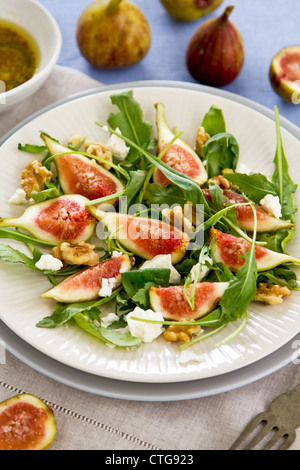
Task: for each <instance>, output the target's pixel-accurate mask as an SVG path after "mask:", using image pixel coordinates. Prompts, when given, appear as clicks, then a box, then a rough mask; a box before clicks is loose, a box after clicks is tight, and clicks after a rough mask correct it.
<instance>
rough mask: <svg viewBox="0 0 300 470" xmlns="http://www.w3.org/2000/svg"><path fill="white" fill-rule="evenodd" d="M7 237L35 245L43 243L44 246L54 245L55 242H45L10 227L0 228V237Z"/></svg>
mask: <svg viewBox="0 0 300 470" xmlns="http://www.w3.org/2000/svg"><path fill="white" fill-rule="evenodd" d="M1 238H2V239H6V238H9V239H10V240H16V241H19V242H24V243H34V244H37V245H44V246H51V247H53V246H55V244H53V243H50V242H45V241H43V240H39V239H38V238H33V237H31V236H30V235H27V234H25V233H22V232H20V231H19V230H16V229H14V228H11V227H5V228H0V239H1Z"/></svg>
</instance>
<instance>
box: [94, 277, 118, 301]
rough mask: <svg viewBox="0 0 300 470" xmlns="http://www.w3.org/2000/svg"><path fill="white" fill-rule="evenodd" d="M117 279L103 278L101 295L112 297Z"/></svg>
mask: <svg viewBox="0 0 300 470" xmlns="http://www.w3.org/2000/svg"><path fill="white" fill-rule="evenodd" d="M116 283H117V280H116V278H115V277H111V278H109V279H108V278H103V279H102V285H101V289H100V290H99V294H98V295H99V297H110V296H111V294H112V293H113V290H114V288H115V287H116Z"/></svg>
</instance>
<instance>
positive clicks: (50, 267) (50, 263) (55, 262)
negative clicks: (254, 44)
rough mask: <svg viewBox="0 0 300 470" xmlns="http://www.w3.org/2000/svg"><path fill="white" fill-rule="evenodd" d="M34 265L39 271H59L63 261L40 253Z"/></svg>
mask: <svg viewBox="0 0 300 470" xmlns="http://www.w3.org/2000/svg"><path fill="white" fill-rule="evenodd" d="M35 266H36V267H37V268H38V269H40V270H41V271H59V270H60V269H61V268H62V267H63V263H62V261H61V260H60V259H57V258H54V256H52V255H42V256H41V257H40V259H39V261H38V262H37V263H35Z"/></svg>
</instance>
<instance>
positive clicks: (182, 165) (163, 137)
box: [153, 103, 207, 186]
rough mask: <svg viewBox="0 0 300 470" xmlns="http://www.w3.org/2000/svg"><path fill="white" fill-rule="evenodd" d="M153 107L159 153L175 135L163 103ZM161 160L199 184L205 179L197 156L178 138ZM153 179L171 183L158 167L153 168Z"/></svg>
mask: <svg viewBox="0 0 300 470" xmlns="http://www.w3.org/2000/svg"><path fill="white" fill-rule="evenodd" d="M155 107H156V125H157V135H158V152H159V153H160V152H161V151H162V150H163V149H164V147H165V146H166V145H167V144H168V143H169V142H171V140H172V139H174V137H175V135H174V133H173V131H172V130H171V129H170V127H169V126H168V124H167V121H166V118H165V108H164V105H163V104H162V103H157V104H156V105H155ZM161 160H162V161H163V162H164V163H166V164H167V165H169V166H170V167H172V168H174V169H175V170H177V171H180V172H181V173H183V174H185V175H187V176H189V177H190V178H192V179H193V180H195V181H197V183H199V184H200V185H202V184H204V183H205V182H206V181H207V173H206V170H205V168H204V165H203V163H202V161H201V160H200V158H199V156H198V155H197V154H196V152H195V151H194V150H193V149H192V148H191V147H190V146H189V145H188V144H186V143H185V142H184V141H183V140H181V139H179V138H178V139H176V141H175V142H174V143H173V144H172V145H171V147H169V148H168V150H167V151H166V153H165V154H164V155H163V157H162V159H161ZM153 180H154V182H155V183H157V184H160V185H162V186H167V185H168V184H171V182H170V181H169V180H168V178H166V176H165V175H164V174H163V173H162V172H161V171H160V170H159V169H158V168H155V170H154V173H153Z"/></svg>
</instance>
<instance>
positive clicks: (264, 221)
mask: <svg viewBox="0 0 300 470" xmlns="http://www.w3.org/2000/svg"><path fill="white" fill-rule="evenodd" d="M203 192H204V195H205V197H206V198H207V199H208V200H211V197H210V193H209V190H208V189H204V190H203ZM223 194H224V196H225V197H226V200H225V204H244V203H247V202H248V201H247V199H246V198H245V197H244V196H243V195H242V194H239V193H237V192H236V191H233V190H232V189H225V190H224V191H223ZM254 207H255V211H256V218H257V232H261V233H263V232H274V231H276V230H280V229H283V228H290V227H292V226H293V224H291V223H290V222H289V221H287V220H281V219H277V218H276V217H272V216H271V215H269V214H268V213H267V212H266V211H265V210H264V209H263V208H262V207H260V206H259V205H258V204H255V205H254ZM234 210H235V214H236V221H237V224H238V226H239V227H240V228H241V229H242V230H245V231H246V232H253V230H254V215H253V211H252V208H251V206H249V205H248V206H246V205H245V206H237V207H235V208H234Z"/></svg>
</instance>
